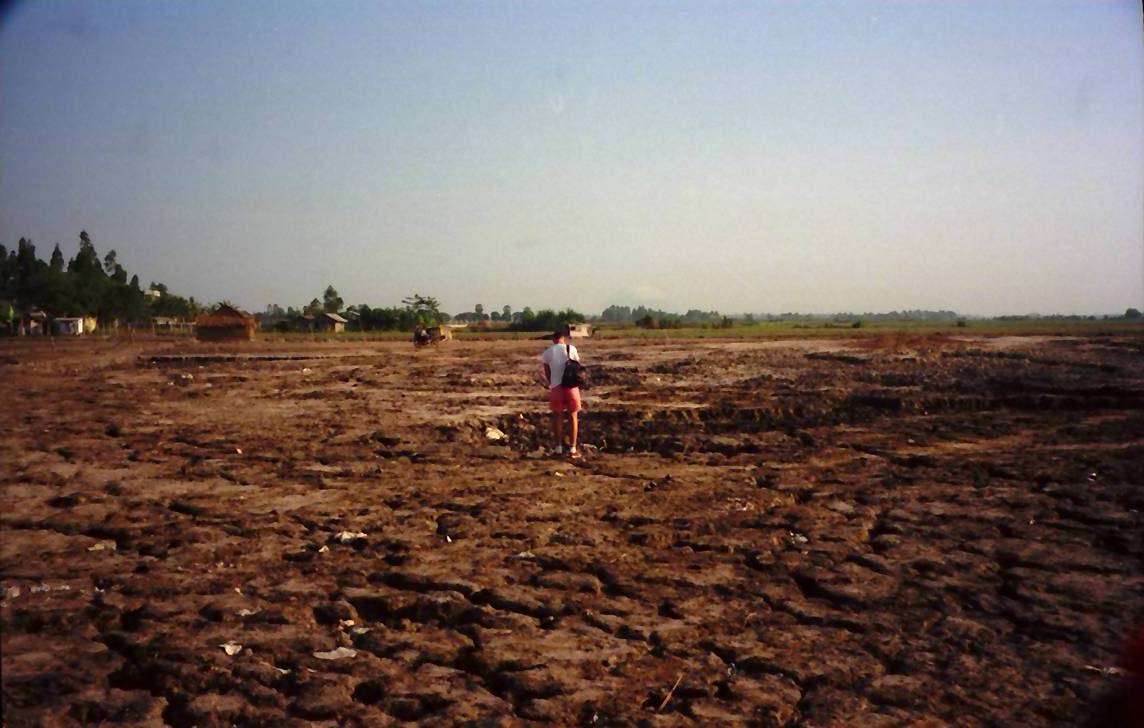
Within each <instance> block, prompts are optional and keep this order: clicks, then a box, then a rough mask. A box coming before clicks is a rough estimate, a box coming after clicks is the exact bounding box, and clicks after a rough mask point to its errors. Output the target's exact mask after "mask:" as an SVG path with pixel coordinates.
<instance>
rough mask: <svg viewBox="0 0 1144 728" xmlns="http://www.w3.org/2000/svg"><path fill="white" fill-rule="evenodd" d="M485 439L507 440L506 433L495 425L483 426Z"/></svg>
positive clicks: (494, 440)
mask: <svg viewBox="0 0 1144 728" xmlns="http://www.w3.org/2000/svg"><path fill="white" fill-rule="evenodd" d="M485 439H487V440H492V441H493V442H499V441H501V440H507V439H508V435H506V434H504V432H502V431H501V430H498V429H497V428H495V427H487V428H485Z"/></svg>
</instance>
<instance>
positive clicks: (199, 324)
mask: <svg viewBox="0 0 1144 728" xmlns="http://www.w3.org/2000/svg"><path fill="white" fill-rule="evenodd" d="M195 338H197V339H198V340H199V341H250V340H251V339H253V338H254V317H253V316H251V315H250V314H248V313H244V312H242V311H239V310H238V309H237V308H232V307H230V306H227V305H222V306H219V307H218V308H217V309H215V310H214V311H211V312H210V313H204V314H201V315H200V316H199V317H198V318H197V319H195Z"/></svg>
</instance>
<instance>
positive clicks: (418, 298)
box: [401, 293, 445, 326]
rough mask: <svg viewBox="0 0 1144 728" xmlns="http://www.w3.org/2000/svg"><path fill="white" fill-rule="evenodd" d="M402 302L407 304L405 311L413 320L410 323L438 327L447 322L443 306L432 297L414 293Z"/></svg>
mask: <svg viewBox="0 0 1144 728" xmlns="http://www.w3.org/2000/svg"><path fill="white" fill-rule="evenodd" d="M401 302H402V303H403V304H405V310H406V311H407V312H408V313H409V314H410V317H411V318H412V319H413V320H412V321H411V322H408V323H412V324H420V325H422V326H436V325H438V324H441V323H443V322H444V320H445V319H444V317H443V315H442V313H441V304H440V303H439V302H438V301H437V299H436V298H433V297H432V296H422V295H421V294H420V293H414V294H413V295H412V296H406V297H405V298H403V299H401Z"/></svg>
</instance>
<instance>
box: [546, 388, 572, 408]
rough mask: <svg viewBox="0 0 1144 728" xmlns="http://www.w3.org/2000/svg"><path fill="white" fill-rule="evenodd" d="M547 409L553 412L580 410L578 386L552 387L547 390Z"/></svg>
mask: <svg viewBox="0 0 1144 728" xmlns="http://www.w3.org/2000/svg"><path fill="white" fill-rule="evenodd" d="M548 409H550V410H552V411H553V412H563V411H564V410H568V411H569V412H579V411H580V388H579V387H552V388H550V389H549V390H548Z"/></svg>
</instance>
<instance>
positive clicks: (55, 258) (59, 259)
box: [48, 243, 64, 273]
mask: <svg viewBox="0 0 1144 728" xmlns="http://www.w3.org/2000/svg"><path fill="white" fill-rule="evenodd" d="M48 267H49V268H51V269H52V271H53V272H55V273H63V272H64V254H63V253H62V252H61V251H60V244H59V243H56V247H55V248H53V249H52V260H51V262H50V263H48Z"/></svg>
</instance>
